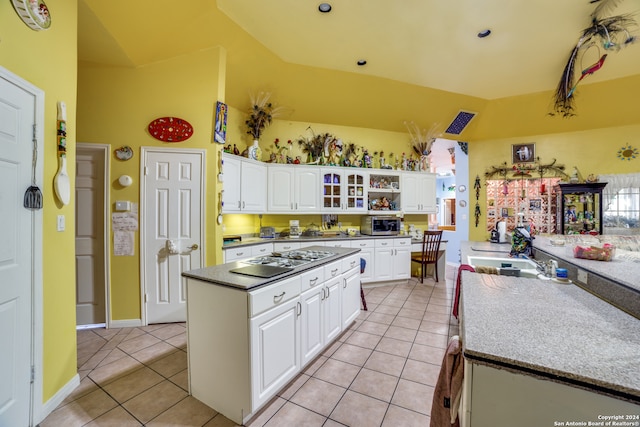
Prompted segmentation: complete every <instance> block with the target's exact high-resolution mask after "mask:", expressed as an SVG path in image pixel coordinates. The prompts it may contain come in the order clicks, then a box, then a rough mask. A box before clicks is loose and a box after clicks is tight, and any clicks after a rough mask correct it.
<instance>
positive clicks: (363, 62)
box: [356, 59, 367, 67]
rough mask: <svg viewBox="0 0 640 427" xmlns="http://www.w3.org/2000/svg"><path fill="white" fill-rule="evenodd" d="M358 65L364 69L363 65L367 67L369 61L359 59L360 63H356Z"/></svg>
mask: <svg viewBox="0 0 640 427" xmlns="http://www.w3.org/2000/svg"><path fill="white" fill-rule="evenodd" d="M356 64H358V66H359V67H362V66H363V65H367V60H366V59H359V60H358V62H356Z"/></svg>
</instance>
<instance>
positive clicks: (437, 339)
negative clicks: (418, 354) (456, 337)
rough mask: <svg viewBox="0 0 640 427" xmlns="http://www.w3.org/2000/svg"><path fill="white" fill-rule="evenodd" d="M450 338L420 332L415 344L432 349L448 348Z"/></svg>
mask: <svg viewBox="0 0 640 427" xmlns="http://www.w3.org/2000/svg"><path fill="white" fill-rule="evenodd" d="M448 341H449V339H448V337H447V336H446V335H440V334H434V333H432V332H425V331H418V334H417V335H416V340H415V342H416V343H417V344H422V345H430V346H431V347H438V348H447V344H448Z"/></svg>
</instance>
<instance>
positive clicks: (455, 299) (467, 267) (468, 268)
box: [452, 264, 475, 319]
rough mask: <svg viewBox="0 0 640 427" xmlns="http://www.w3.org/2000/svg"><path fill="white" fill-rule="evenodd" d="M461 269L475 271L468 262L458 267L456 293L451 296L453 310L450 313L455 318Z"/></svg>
mask: <svg viewBox="0 0 640 427" xmlns="http://www.w3.org/2000/svg"><path fill="white" fill-rule="evenodd" d="M463 271H471V272H475V270H474V269H473V267H471V266H470V265H469V264H461V265H460V267H459V268H458V278H457V279H456V295H455V297H454V298H453V310H452V314H453V315H454V317H455V318H456V319H457V318H458V304H459V303H460V280H461V279H462V272H463Z"/></svg>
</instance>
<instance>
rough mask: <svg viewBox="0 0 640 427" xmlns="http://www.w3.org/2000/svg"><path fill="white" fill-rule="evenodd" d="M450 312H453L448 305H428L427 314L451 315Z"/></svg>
mask: <svg viewBox="0 0 640 427" xmlns="http://www.w3.org/2000/svg"><path fill="white" fill-rule="evenodd" d="M450 311H451V310H450V309H449V306H447V305H439V304H432V303H429V305H427V312H432V313H442V314H449V312H450Z"/></svg>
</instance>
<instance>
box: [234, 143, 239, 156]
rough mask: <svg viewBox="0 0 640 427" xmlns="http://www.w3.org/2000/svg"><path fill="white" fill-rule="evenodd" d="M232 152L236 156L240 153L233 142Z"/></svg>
mask: <svg viewBox="0 0 640 427" xmlns="http://www.w3.org/2000/svg"><path fill="white" fill-rule="evenodd" d="M233 154H235V155H236V156H237V155H239V154H240V150H239V149H238V147H236V144H233Z"/></svg>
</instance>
